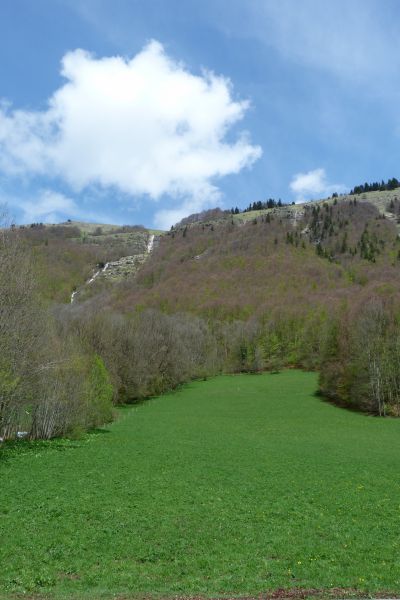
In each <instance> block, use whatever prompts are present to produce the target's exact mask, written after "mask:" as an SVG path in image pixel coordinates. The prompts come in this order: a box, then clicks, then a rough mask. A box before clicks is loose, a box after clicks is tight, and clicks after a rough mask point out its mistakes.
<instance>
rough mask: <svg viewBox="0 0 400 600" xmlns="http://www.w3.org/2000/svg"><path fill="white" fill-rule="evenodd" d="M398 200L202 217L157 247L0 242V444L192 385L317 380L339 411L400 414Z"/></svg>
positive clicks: (17, 231)
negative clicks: (272, 376)
mask: <svg viewBox="0 0 400 600" xmlns="http://www.w3.org/2000/svg"><path fill="white" fill-rule="evenodd" d="M398 198H400V190H399V189H394V190H392V189H385V190H378V191H376V192H371V193H362V194H359V195H355V194H353V195H351V196H343V197H333V198H330V199H328V200H326V201H321V202H315V203H309V204H303V205H289V206H288V205H283V206H278V205H277V204H276V203H275V204H272V203H271V206H270V208H268V207H267V208H261V209H258V208H257V206H256V207H255V209H257V210H249V211H246V212H245V213H235V212H234V213H233V214H231V213H229V212H226V211H220V210H215V211H208V212H207V213H203V214H200V215H192V216H191V217H189V218H187V219H185V220H184V221H183V222H182V223H180V224H177V225H176V226H175V227H173V228H172V229H171V230H170V231H169V232H167V233H165V234H164V235H161V234H160V232H149V231H148V230H145V229H144V228H142V227H124V228H117V227H112V226H92V227H90V226H84V225H83V224H77V223H65V224H62V225H59V226H42V225H34V226H31V227H24V228H18V227H14V228H7V227H6V228H3V229H2V238H1V249H0V250H1V255H2V261H1V272H0V278H1V286H0V287H1V290H2V299H1V307H2V308H1V314H0V321H1V323H0V326H1V328H2V332H3V333H2V338H1V339H2V353H1V357H2V358H1V365H0V369H1V389H0V436H1V437H3V438H4V437H5V438H7V437H13V436H15V435H16V432H18V431H20V432H21V431H22V432H26V435H29V436H30V437H33V438H35V437H43V438H48V437H53V436H56V435H63V434H66V433H71V432H72V433H74V432H75V434H78V433H79V431H81V430H83V429H86V428H89V427H93V426H96V425H98V424H100V423H103V422H105V421H106V420H109V419H111V418H112V404H115V403H121V402H132V401H135V400H137V399H140V398H144V397H148V396H151V395H154V394H159V393H161V392H163V391H165V390H167V389H171V388H174V387H176V386H177V385H179V384H180V383H182V382H184V381H187V380H189V379H191V378H198V377H207V376H210V375H213V374H216V373H220V372H240V371H248V372H254V373H257V372H260V371H263V370H272V371H276V370H279V369H281V368H283V367H302V368H306V369H314V370H318V371H319V372H320V389H321V393H323V395H324V396H325V397H327V398H330V399H331V400H333V401H335V402H337V403H340V404H342V405H344V406H351V407H356V408H359V409H362V410H367V411H369V412H372V413H376V414H380V415H385V414H388V415H395V416H397V415H399V414H400V325H399V316H400V303H399V298H400V296H399V292H400V277H399V270H400V238H399V235H398V220H399V215H400V202H399V199H398ZM267 206H268V205H267ZM154 234H156V235H155V237H154ZM120 259H122V260H123V261H124V262H123V264H124V269H120V270H118V269H117V270H116V271H115V272H114V274H116V276H113V277H106V276H104V277H103V276H101V275H99V277H97V278H96V279H94V280H93V275H94V274H95V273H102V272H104V268H105V266H107V265H108V264H110V263H111V262H112V261H114V262H115V263H116V264H117V265H118V264H121V263H120V262H119V261H120ZM131 259H132V260H131ZM105 273H106V272H105ZM74 291H77V292H78V293H77V295H75V296H74V302H73V303H71V294H72V292H74Z"/></svg>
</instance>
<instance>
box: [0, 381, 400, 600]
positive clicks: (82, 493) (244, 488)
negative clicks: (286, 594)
mask: <svg viewBox="0 0 400 600" xmlns="http://www.w3.org/2000/svg"><path fill="white" fill-rule="evenodd" d="M316 387H317V386H316V375H315V374H311V373H303V372H297V371H287V372H284V373H281V374H279V375H269V374H266V375H259V376H256V375H239V376H223V377H218V378H216V379H213V380H209V381H205V382H194V383H191V384H189V385H187V386H186V387H184V388H183V389H182V390H180V391H178V392H176V393H173V394H169V395H165V396H163V397H161V398H156V399H153V400H150V401H148V402H146V403H143V404H141V405H139V406H137V407H134V408H127V409H121V411H120V419H119V420H118V421H117V422H115V423H114V424H113V425H111V426H110V427H108V428H107V431H102V432H97V433H94V434H91V435H88V436H86V437H85V438H84V439H83V440H79V441H68V440H64V441H62V440H61V441H55V442H47V443H35V444H29V443H24V442H22V443H19V446H18V448H17V449H16V448H15V447H10V446H8V447H6V448H5V449H3V450H1V452H2V457H1V462H0V484H1V488H0V597H1V598H7V599H8V598H12V597H13V595H14V594H25V595H26V596H27V597H35V598H36V597H42V596H43V597H46V598H47V597H48V598H57V599H58V598H71V599H72V598H74V599H75V598H91V599H94V598H96V599H100V598H116V597H118V594H120V597H124V598H127V597H131V596H132V597H133V596H135V595H147V596H148V595H150V594H153V595H164V596H175V595H176V596H183V595H186V596H193V595H195V594H196V595H205V596H223V595H227V594H230V595H256V594H258V593H261V592H266V591H267V590H276V589H278V588H306V589H311V588H317V589H321V590H329V589H331V588H346V589H347V588H348V589H355V590H359V591H362V590H367V591H370V592H373V591H377V590H380V591H391V592H392V593H396V592H398V593H399V592H400V469H399V467H400V421H399V420H391V419H386V420H384V419H379V418H374V417H369V416H365V415H362V414H357V413H352V412H348V411H344V410H341V409H339V408H335V407H333V406H331V405H329V404H326V403H324V402H322V401H321V400H320V399H318V398H317V397H315V396H314V391H315V389H316ZM36 594H38V596H36ZM337 597H343V594H342V593H340V594H339V595H338V596H337Z"/></svg>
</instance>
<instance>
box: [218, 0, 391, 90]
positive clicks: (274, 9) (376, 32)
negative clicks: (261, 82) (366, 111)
mask: <svg viewBox="0 0 400 600" xmlns="http://www.w3.org/2000/svg"><path fill="white" fill-rule="evenodd" d="M222 2H223V0H215V2H214V11H215V13H214V18H215V19H216V14H217V11H218V10H220V5H221V3H222ZM216 23H217V26H219V27H220V28H222V29H226V28H228V31H229V33H232V31H233V32H234V34H236V35H238V36H243V37H251V38H257V40H259V41H261V43H263V44H265V45H266V46H267V47H268V48H271V47H273V48H274V49H276V50H277V51H278V52H279V53H280V54H281V55H282V56H283V57H285V58H287V59H288V60H290V61H293V62H294V63H297V64H300V65H306V66H309V67H312V68H317V69H320V70H324V71H329V72H331V73H334V74H335V75H336V76H337V77H339V78H340V79H344V80H346V81H347V82H348V81H349V80H350V81H351V83H352V85H353V86H354V85H355V83H363V84H365V83H366V82H367V83H368V86H367V87H366V88H364V90H363V92H364V93H378V94H379V93H380V92H381V91H382V90H380V89H379V88H381V86H382V80H383V79H384V80H385V85H387V84H390V83H391V81H393V80H392V78H394V81H396V80H397V73H398V69H399V66H400V54H399V50H400V40H399V36H398V31H397V5H396V2H387V3H385V4H384V3H382V2H380V1H379V0H335V2H328V1H325V2H322V1H321V0H301V2H296V1H295V0H280V1H279V2H277V1H276V0H253V1H252V2H244V3H232V7H231V10H230V11H229V14H228V15H227V19H225V20H223V22H222V23H220V22H219V21H218V20H217V19H216ZM229 28H230V30H229ZM371 77H378V78H379V85H377V86H373V85H370V81H371Z"/></svg>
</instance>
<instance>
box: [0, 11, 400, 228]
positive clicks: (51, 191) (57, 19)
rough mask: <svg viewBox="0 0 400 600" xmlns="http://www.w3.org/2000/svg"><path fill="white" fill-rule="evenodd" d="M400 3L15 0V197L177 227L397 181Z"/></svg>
mask: <svg viewBox="0 0 400 600" xmlns="http://www.w3.org/2000/svg"><path fill="white" fill-rule="evenodd" d="M399 25H400V3H399V2H398V1H397V0H380V1H375V0H335V2H332V1H330V0H279V1H278V0H262V1H261V0H240V1H239V0H212V1H208V0H202V1H199V0H179V1H178V0H163V1H162V0H112V1H110V0H35V1H34V2H32V1H31V0H2V2H1V3H0V56H1V60H0V98H1V104H0V202H2V203H6V204H7V205H8V207H9V210H10V212H11V213H12V215H13V216H14V218H15V219H16V221H17V222H31V221H47V222H55V221H62V220H65V219H67V218H71V219H79V220H90V221H96V222H112V223H120V224H123V223H126V224H127V223H130V224H134V223H141V224H144V225H146V226H148V227H152V226H156V227H160V228H167V227H169V226H170V225H171V224H172V223H174V222H176V221H177V220H179V219H180V218H181V217H182V216H185V215H186V214H189V213H191V212H197V211H199V210H202V209H206V208H209V207H211V206H215V205H219V206H221V207H223V208H230V207H231V206H239V207H242V208H243V207H245V206H247V205H248V204H249V202H253V201H255V200H264V199H266V198H268V197H275V198H282V199H284V200H286V201H290V202H291V201H293V200H294V201H301V200H303V199H312V198H319V197H324V196H326V195H329V194H331V193H332V192H333V191H339V192H340V191H345V190H347V189H349V188H351V187H353V186H354V185H356V184H359V183H361V182H364V181H372V180H380V179H387V178H389V177H393V176H397V177H399V175H400V173H399V169H398V160H399V150H398V149H399V143H400V108H399V107H400V98H399V67H400V38H399V36H398V29H399Z"/></svg>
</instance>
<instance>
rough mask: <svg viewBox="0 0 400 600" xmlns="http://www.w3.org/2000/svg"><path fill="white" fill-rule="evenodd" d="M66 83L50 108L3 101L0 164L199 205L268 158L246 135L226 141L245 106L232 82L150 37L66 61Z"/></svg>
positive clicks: (81, 184)
mask: <svg viewBox="0 0 400 600" xmlns="http://www.w3.org/2000/svg"><path fill="white" fill-rule="evenodd" d="M62 75H63V76H64V77H65V78H66V80H67V82H66V83H65V85H63V86H62V87H60V88H59V89H58V90H57V91H56V92H55V93H54V94H53V96H52V97H51V98H50V99H49V102H48V108H47V110H45V111H41V112H39V111H36V112H34V111H22V110H15V111H13V110H11V109H10V107H9V106H6V105H4V104H3V105H2V106H1V107H0V169H1V170H2V171H3V172H5V173H7V174H11V175H18V174H40V175H46V176H52V177H61V178H62V179H63V180H64V181H66V182H67V183H68V184H69V185H70V186H72V188H73V189H75V190H77V191H80V190H82V189H83V188H85V187H87V186H90V185H93V184H94V185H98V186H101V187H116V188H117V189H119V190H121V191H122V192H124V193H127V194H130V195H132V196H142V195H146V196H148V197H149V198H150V199H152V200H159V199H160V198H161V197H163V196H164V195H168V196H171V197H173V198H175V199H180V201H182V202H185V201H186V202H187V201H188V199H189V200H190V199H191V201H193V199H194V198H195V197H196V194H198V193H199V190H200V196H199V199H200V200H197V202H200V204H201V205H202V206H204V205H206V204H207V201H208V199H210V198H213V197H215V194H217V193H218V188H217V187H216V184H215V180H216V179H217V178H219V177H223V176H224V175H228V174H231V173H238V172H239V171H240V170H241V169H243V168H244V167H247V166H250V165H252V163H253V162H254V161H255V160H257V159H258V158H259V156H260V155H261V148H260V147H258V146H254V145H252V144H251V143H250V141H249V140H248V138H247V136H246V135H245V134H242V135H239V137H238V139H237V141H236V142H234V143H228V142H227V141H225V136H226V134H227V132H228V130H229V129H230V128H231V127H232V126H233V125H234V124H236V123H237V122H238V121H240V120H241V119H242V118H243V116H244V114H245V112H246V110H247V109H248V106H249V104H248V102H247V101H235V100H233V98H232V89H231V84H230V81H229V80H228V79H225V78H224V77H218V76H216V75H214V74H213V73H209V72H203V74H202V75H201V76H200V75H193V74H191V73H190V72H189V71H188V70H187V69H186V68H185V67H184V66H183V65H182V64H180V63H177V62H175V61H174V60H172V59H171V58H169V57H168V56H167V55H166V53H165V51H164V49H163V47H162V46H161V45H160V44H159V43H158V42H155V41H153V42H151V43H149V44H148V45H147V46H145V48H143V50H142V51H141V52H140V53H139V54H137V55H136V56H135V57H133V58H132V59H130V60H127V59H124V58H122V57H120V56H115V57H107V58H102V59H97V58H95V57H94V56H92V55H90V54H89V53H87V52H85V51H83V50H75V51H73V52H69V53H67V54H66V55H65V56H64V58H63V61H62Z"/></svg>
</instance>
